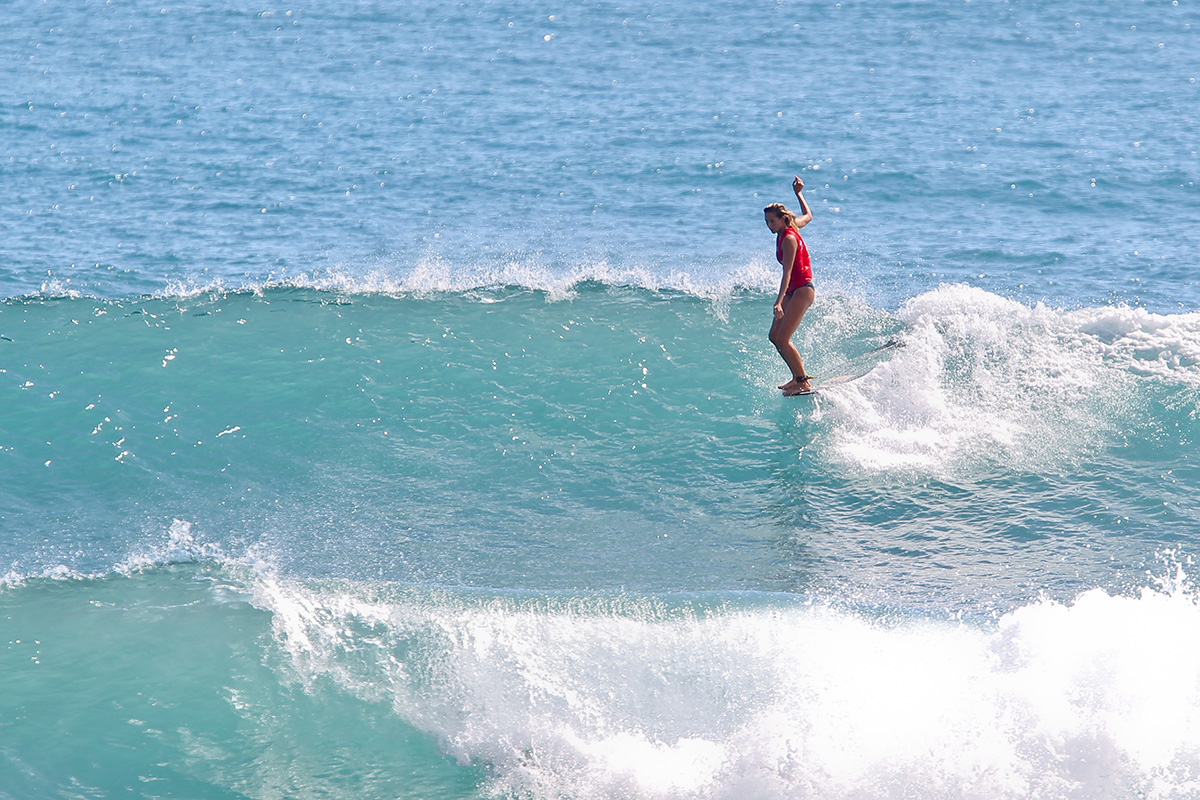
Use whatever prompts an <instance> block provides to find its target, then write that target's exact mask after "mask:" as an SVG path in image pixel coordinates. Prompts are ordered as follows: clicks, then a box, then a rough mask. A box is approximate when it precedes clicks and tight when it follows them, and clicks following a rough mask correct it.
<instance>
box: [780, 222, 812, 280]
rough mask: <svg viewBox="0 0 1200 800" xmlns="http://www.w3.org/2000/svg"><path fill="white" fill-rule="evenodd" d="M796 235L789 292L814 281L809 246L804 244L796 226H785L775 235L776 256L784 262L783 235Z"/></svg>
mask: <svg viewBox="0 0 1200 800" xmlns="http://www.w3.org/2000/svg"><path fill="white" fill-rule="evenodd" d="M785 236H794V237H796V258H795V260H794V261H793V262H792V279H791V280H790V281H788V287H787V292H786V293H787V294H791V293H792V292H794V291H796V290H797V289H799V288H800V287H801V286H803V285H804V284H806V283H808V284H811V283H812V279H813V274H812V263H811V262H810V261H809V260H808V248H807V247H805V246H804V240H803V239H801V238H800V232H799V231H797V230H796V229H795V228H791V227H789V228H785V229H784V230H783V231H782V232H781V233H780V234H779V235H778V236H776V237H775V258H776V260H778V261H779V263H780V264H782V263H783V237H785Z"/></svg>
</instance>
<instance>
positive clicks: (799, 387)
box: [783, 378, 813, 397]
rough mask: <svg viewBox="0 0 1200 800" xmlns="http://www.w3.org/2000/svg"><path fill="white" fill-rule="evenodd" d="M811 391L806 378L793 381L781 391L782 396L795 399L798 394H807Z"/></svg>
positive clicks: (810, 385)
mask: <svg viewBox="0 0 1200 800" xmlns="http://www.w3.org/2000/svg"><path fill="white" fill-rule="evenodd" d="M812 390H813V388H812V384H811V383H809V382H808V378H805V379H804V380H802V381H793V382H792V385H791V386H788V387H787V388H786V389H784V390H783V396H784V397H795V396H796V395H798V394H809V393H811V392H812Z"/></svg>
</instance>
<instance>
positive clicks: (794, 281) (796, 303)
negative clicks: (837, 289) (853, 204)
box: [763, 175, 817, 397]
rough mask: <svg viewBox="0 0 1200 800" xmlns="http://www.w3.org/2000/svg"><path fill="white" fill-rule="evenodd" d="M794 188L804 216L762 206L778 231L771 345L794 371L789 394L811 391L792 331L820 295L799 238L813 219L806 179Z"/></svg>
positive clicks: (781, 207)
mask: <svg viewBox="0 0 1200 800" xmlns="http://www.w3.org/2000/svg"><path fill="white" fill-rule="evenodd" d="M792 191H794V192H795V193H796V200H798V201H799V202H800V210H801V212H803V213H801V215H800V216H796V215H795V214H794V213H792V212H791V211H788V209H787V207H786V206H784V205H783V203H771V205H769V206H767V207H766V208H764V209H763V216H764V217H765V218H766V221H767V227H768V228H770V229H771V233H774V234H775V258H776V259H777V260H778V261H779V263H780V265H781V266H782V267H783V279H782V280H781V281H780V282H779V296H778V297H776V298H775V309H774V311H775V319H774V321H773V322H772V323H771V333H770V339H771V344H773V345H775V349H776V350H778V351H779V355H781V356H783V360H784V362H785V363H786V364H787V365H788V369H790V370H791V371H792V379H791V380H790V381H788V382H787V383H783V384H780V386H779V388H780V389H782V390H783V394H784V396H786V397H792V396H793V395H798V394H808V393H810V392H812V384H810V383H809V382H808V375H806V374H805V372H804V362H803V361H801V360H800V351H799V350H797V349H796V346H795V345H794V344H792V334H793V333H795V332H796V328H798V327H799V326H800V320H802V319H804V312H805V311H808V307H809V306H811V305H812V304H813V300H814V299H815V298H816V296H817V292H816V289H814V288H813V275H812V265H811V263H810V262H809V258H808V248H807V247H805V246H804V240H803V239H801V238H800V229H801V228H803V227H804V226H805V225H807V224H808V223H810V222H812V210H811V209H810V208H809V207H808V203H806V202H805V201H804V196H803V195H802V194H801V192H803V191H804V181H802V180H800V176H798V175H797V176H796V179H795V180H794V181H792Z"/></svg>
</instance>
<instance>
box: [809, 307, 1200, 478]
mask: <svg viewBox="0 0 1200 800" xmlns="http://www.w3.org/2000/svg"><path fill="white" fill-rule="evenodd" d="M1104 312H1105V313H1102V312H1101V310H1088V311H1080V312H1063V311H1061V310H1056V309H1052V308H1049V307H1046V306H1044V305H1042V304H1037V305H1034V306H1026V305H1023V304H1021V303H1018V302H1016V301H1013V300H1008V299H1005V298H1002V297H999V296H997V295H994V294H990V293H988V292H986V291H983V290H982V289H976V288H973V287H969V286H963V285H955V286H942V287H940V288H938V289H936V290H934V291H931V292H927V293H925V294H922V295H919V296H917V297H914V298H912V299H911V300H909V301H908V302H906V303H905V304H904V305H903V306H902V307H901V308H900V310H899V311H898V313H897V316H898V318H899V320H900V321H901V322H903V323H904V324H905V325H907V326H908V330H907V331H906V332H905V333H904V336H903V340H904V343H905V344H906V347H904V348H903V349H901V350H898V351H896V353H895V355H894V357H892V358H891V360H890V361H888V362H887V363H885V364H883V365H881V366H880V367H878V368H877V369H875V370H874V371H872V372H871V373H870V374H869V375H868V376H866V377H865V378H863V379H862V380H860V381H858V382H856V383H854V384H851V385H848V386H846V387H844V388H840V389H835V390H833V391H829V392H826V393H824V394H823V395H822V397H823V399H824V402H825V405H826V408H827V409H830V408H832V410H833V412H834V413H835V415H836V420H837V422H836V425H835V426H834V432H833V434H832V435H833V443H832V444H833V446H832V452H834V453H836V455H837V457H838V458H840V459H841V460H843V461H845V462H849V463H851V464H855V465H858V466H860V467H862V468H865V469H870V470H880V469H883V470H896V469H900V470H921V471H934V472H946V471H957V470H960V469H962V468H963V467H964V466H965V465H984V466H986V465H991V464H996V463H1002V464H1005V465H1008V466H1015V467H1016V468H1018V469H1021V468H1025V469H1035V470H1040V469H1046V468H1048V467H1050V466H1054V465H1059V464H1063V463H1070V462H1072V461H1074V460H1076V459H1078V458H1080V457H1082V456H1085V455H1086V454H1088V453H1090V452H1092V451H1094V450H1095V449H1096V448H1098V447H1100V446H1102V444H1103V443H1104V442H1106V441H1109V440H1110V438H1111V435H1112V433H1113V431H1114V430H1116V429H1118V427H1119V425H1120V424H1121V423H1122V420H1123V419H1124V418H1126V417H1127V416H1128V414H1129V412H1130V410H1131V408H1133V407H1134V406H1135V405H1136V404H1137V403H1138V402H1140V401H1139V400H1138V398H1137V396H1136V394H1135V392H1134V391H1133V389H1134V386H1133V381H1134V379H1135V377H1136V376H1135V374H1134V373H1133V372H1131V370H1130V369H1129V367H1130V365H1131V364H1132V362H1133V355H1132V354H1133V353H1134V352H1135V349H1136V348H1135V345H1134V344H1133V342H1135V341H1137V340H1138V337H1139V335H1140V336H1141V337H1142V338H1145V337H1149V336H1151V335H1152V334H1151V330H1156V331H1160V332H1169V333H1161V334H1159V338H1158V339H1157V340H1156V341H1158V342H1159V343H1160V344H1162V345H1163V346H1168V345H1169V346H1172V347H1174V350H1172V351H1171V352H1173V353H1175V354H1176V356H1175V357H1174V360H1175V361H1176V362H1177V363H1178V364H1180V365H1181V366H1180V367H1179V368H1178V369H1176V370H1175V372H1174V373H1173V374H1174V375H1175V377H1177V378H1178V377H1181V376H1182V378H1183V379H1184V380H1188V379H1190V378H1188V377H1187V376H1188V375H1189V374H1190V373H1188V372H1187V370H1190V369H1192V367H1191V366H1189V365H1188V364H1187V363H1186V362H1187V359H1188V356H1187V355H1186V353H1188V352H1190V351H1189V350H1187V346H1186V343H1187V342H1190V341H1191V340H1189V339H1188V338H1187V333H1186V331H1188V330H1190V326H1194V325H1195V324H1196V323H1195V322H1193V321H1189V320H1188V319H1186V317H1187V316H1189V315H1183V317H1184V318H1183V319H1177V318H1169V319H1168V320H1166V321H1164V320H1163V318H1155V316H1154V315H1148V314H1139V313H1135V312H1132V311H1130V310H1128V309H1124V310H1118V309H1113V310H1104ZM1109 318H1116V319H1119V320H1121V321H1122V322H1123V323H1124V324H1125V325H1126V326H1127V327H1128V328H1129V330H1127V331H1125V332H1124V333H1117V332H1113V331H1112V326H1110V327H1109V328H1107V329H1105V328H1104V323H1103V321H1102V320H1107V319H1109ZM1097 329H1105V330H1109V331H1110V334H1111V341H1109V342H1107V343H1105V342H1102V341H1101V340H1100V339H1099V337H1098V335H1097V334H1096V333H1094V332H1093V331H1094V330H1097ZM1172 343H1174V344H1172ZM1191 344H1192V345H1195V346H1197V347H1200V337H1196V341H1195V342H1191ZM1154 363H1156V364H1157V365H1159V366H1160V367H1163V368H1168V367H1167V364H1168V360H1167V359H1164V360H1159V361H1156V362H1154Z"/></svg>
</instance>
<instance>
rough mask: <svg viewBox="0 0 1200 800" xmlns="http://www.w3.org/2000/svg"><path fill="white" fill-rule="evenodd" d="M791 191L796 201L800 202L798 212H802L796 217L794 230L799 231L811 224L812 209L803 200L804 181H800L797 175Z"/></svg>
mask: <svg viewBox="0 0 1200 800" xmlns="http://www.w3.org/2000/svg"><path fill="white" fill-rule="evenodd" d="M792 191H793V192H795V193H796V199H797V200H799V201H800V210H801V211H803V212H804V213H803V214H801V215H800V216H798V217H796V229H797V230H799V229H800V228H803V227H804V226H805V225H807V224H808V223H810V222H812V209H811V208H809V207H808V203H807V202H806V201H805V200H804V195H803V194H802V192H803V191H804V181H802V180H800V176H799V175H797V176H796V179H795V180H794V181H792Z"/></svg>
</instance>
